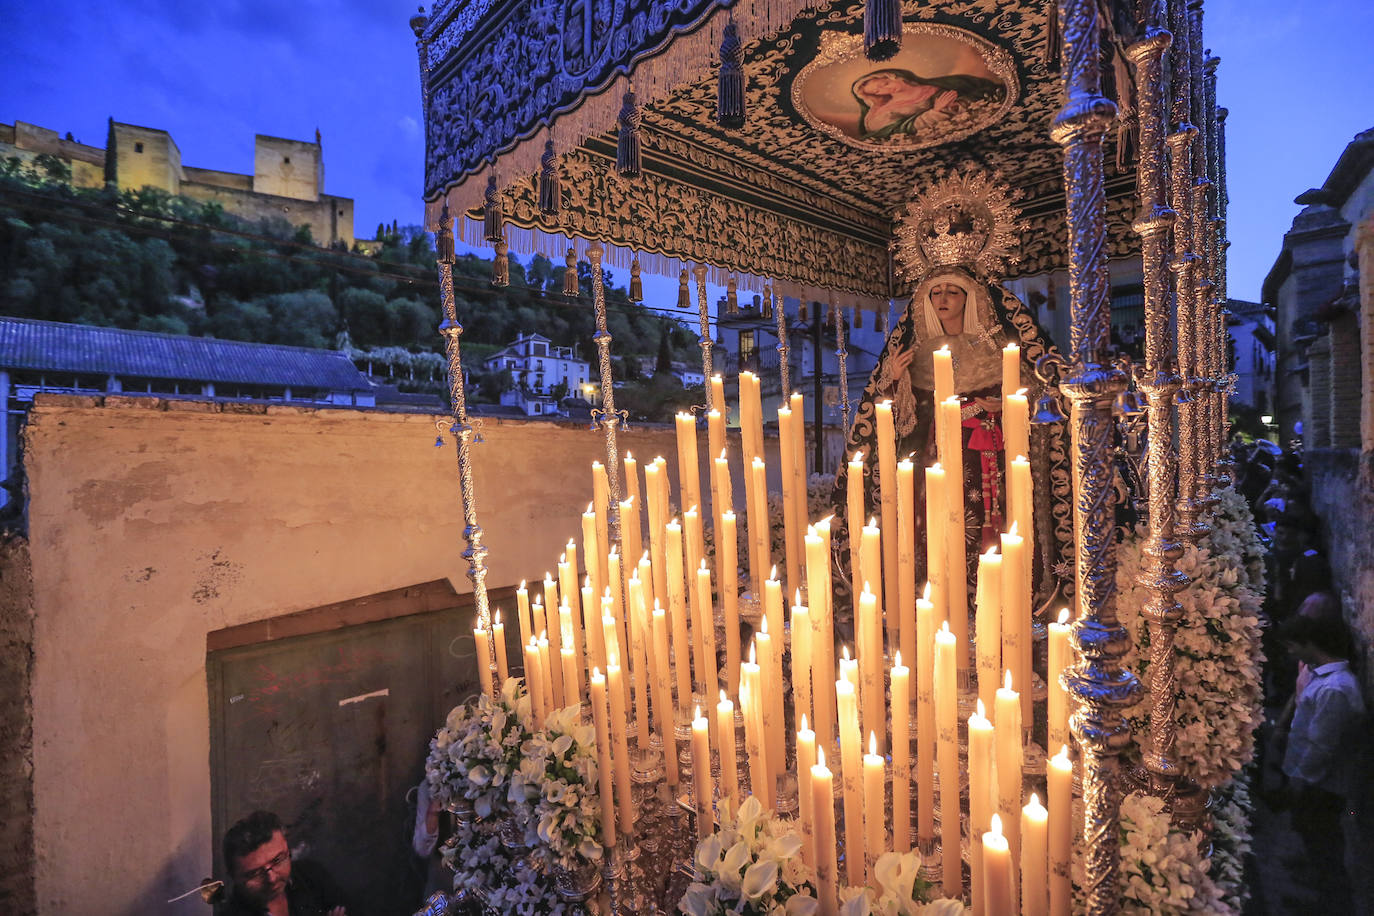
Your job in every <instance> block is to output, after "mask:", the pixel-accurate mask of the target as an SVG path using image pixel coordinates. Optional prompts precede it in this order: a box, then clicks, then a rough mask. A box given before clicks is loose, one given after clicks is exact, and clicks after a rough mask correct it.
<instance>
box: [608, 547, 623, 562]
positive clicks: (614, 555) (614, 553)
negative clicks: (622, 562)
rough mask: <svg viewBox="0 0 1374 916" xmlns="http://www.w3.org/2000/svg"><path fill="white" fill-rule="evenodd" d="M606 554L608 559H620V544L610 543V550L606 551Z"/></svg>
mask: <svg viewBox="0 0 1374 916" xmlns="http://www.w3.org/2000/svg"><path fill="white" fill-rule="evenodd" d="M606 556H608V557H609V558H610V559H612V560H619V559H620V545H619V544H612V545H611V552H610V553H608V554H607V555H606Z"/></svg>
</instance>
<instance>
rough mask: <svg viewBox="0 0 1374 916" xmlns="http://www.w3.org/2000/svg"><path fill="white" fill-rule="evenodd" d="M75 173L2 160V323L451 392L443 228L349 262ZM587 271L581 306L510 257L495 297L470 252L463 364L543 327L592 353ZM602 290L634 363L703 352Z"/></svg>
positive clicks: (399, 233)
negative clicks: (247, 352)
mask: <svg viewBox="0 0 1374 916" xmlns="http://www.w3.org/2000/svg"><path fill="white" fill-rule="evenodd" d="M48 160H51V161H48ZM70 178H71V176H70V169H69V168H68V167H67V166H66V165H65V163H63V162H62V161H61V160H60V159H55V158H53V157H47V159H44V158H43V157H38V158H37V159H35V160H34V161H33V162H28V163H26V162H23V161H21V160H19V159H18V158H17V157H11V158H9V159H6V160H3V161H0V313H3V314H7V315H12V316H17V317H24V318H38V319H44V320H49V321H65V322H74V323H80V324H94V325H104V326H110V327H121V328H133V329H140V330H149V331H160V332H166V333H176V334H194V335H212V336H215V337H223V338H229V339H233V340H249V341H257V342H261V343H275V344H288V345H293V346H303V347H332V346H337V347H339V348H340V349H347V350H348V352H350V354H351V355H352V356H353V358H354V359H355V361H356V362H357V363H358V365H359V366H360V367H361V368H362V369H363V370H364V371H367V370H368V368H369V363H370V365H371V369H372V371H373V372H374V373H375V374H378V375H383V374H384V375H385V376H386V377H389V378H392V379H395V380H398V381H399V380H411V381H416V382H418V381H421V380H424V381H432V382H435V384H436V385H437V387H438V388H439V389H441V390H442V388H443V379H444V375H445V371H446V365H447V362H446V360H445V358H444V357H443V356H442V355H441V354H442V353H443V347H444V341H443V338H442V337H441V336H440V335H439V333H438V326H439V324H440V322H441V320H442V312H441V310H440V304H439V290H438V283H437V282H436V277H437V271H436V264H435V255H434V244H433V237H432V236H431V235H430V234H429V233H427V232H424V231H423V230H421V229H420V228H418V227H414V226H406V227H402V226H398V225H397V224H396V223H394V222H393V223H392V224H391V226H390V227H388V226H386V225H385V224H382V225H379V226H378V234H377V239H378V241H379V242H380V243H381V248H380V251H378V252H377V253H376V254H375V255H373V256H366V255H360V254H349V253H346V252H342V251H337V250H330V249H323V248H319V247H316V246H314V245H312V244H310V241H311V237H310V231H309V229H308V228H304V227H301V228H298V227H295V226H292V225H290V224H289V223H288V222H286V221H285V220H284V219H281V218H280V217H273V218H271V219H268V220H258V221H249V220H244V219H241V218H239V217H236V216H234V215H232V214H229V213H227V212H225V210H224V208H223V206H221V205H220V204H218V203H213V202H211V203H202V202H200V201H196V200H192V199H190V198H185V197H176V196H173V195H170V194H167V193H166V192H164V191H160V190H157V189H155V188H143V189H141V190H137V191H123V192H120V191H117V190H114V189H113V188H109V187H106V188H100V189H79V188H73V187H71V186H70V184H68V182H69V181H70ZM578 271H579V278H578V279H579V283H580V287H581V291H582V298H581V299H578V300H569V299H567V298H565V297H564V296H563V295H562V285H563V266H562V264H561V263H559V264H555V263H553V262H551V261H550V260H549V259H548V258H545V257H542V256H539V255H536V256H534V257H533V258H532V259H531V260H530V262H529V264H528V266H524V265H521V264H520V263H519V262H518V261H516V260H514V259H512V262H511V284H510V286H509V287H507V288H504V289H495V288H493V287H492V286H491V283H490V280H491V263H490V261H488V260H484V259H482V258H478V257H475V256H472V255H460V256H459V257H458V258H457V261H456V263H455V264H454V268H453V277H454V305H455V308H456V311H457V314H458V316H459V320H460V321H461V322H462V324H463V328H464V334H463V349H464V354H465V356H466V357H467V359H465V363H466V364H467V365H468V366H469V367H471V368H472V369H474V370H477V369H478V367H480V360H481V358H482V357H483V356H485V355H486V354H487V353H489V352H491V351H493V350H495V349H497V348H499V347H500V346H504V345H505V344H507V343H509V342H510V341H511V340H513V339H515V337H516V336H517V335H518V334H522V333H526V334H527V333H532V332H537V333H540V334H543V335H544V336H545V337H548V338H549V339H550V340H552V341H553V342H554V343H555V344H556V345H559V346H572V347H577V348H578V351H579V352H580V353H581V354H582V355H583V357H584V358H588V357H589V356H591V357H592V358H593V359H594V354H595V352H596V349H595V346H594V345H593V343H592V335H593V334H594V332H595V330H596V329H595V323H594V320H593V315H592V310H591V308H590V296H591V291H592V282H591V279H592V278H591V272H590V268H589V266H588V265H587V264H585V263H583V264H579V265H578ZM603 280H604V282H605V287H606V301H607V306H608V316H607V324H608V330H609V331H610V333H611V334H612V336H613V337H614V339H615V355H616V356H617V357H618V359H617V362H618V363H620V364H622V365H623V366H624V367H626V368H627V369H628V368H629V367H630V365H631V364H633V363H634V362H635V360H634V359H633V358H632V357H637V356H647V355H650V354H653V353H655V352H656V351H658V350H659V349H660V347H661V346H663V345H666V346H667V347H668V348H669V352H670V353H671V352H673V351H674V350H679V349H683V348H689V347H692V346H695V344H696V337H695V336H694V335H693V334H692V333H691V332H690V331H688V330H687V329H686V328H685V327H683V326H682V325H681V324H679V323H678V322H676V321H672V320H669V319H665V318H661V317H658V316H656V315H653V314H651V313H649V312H647V311H645V310H643V309H642V308H639V307H637V306H634V305H632V304H631V303H630V302H629V299H628V296H627V294H626V292H625V290H624V289H622V288H620V287H616V286H615V285H614V284H613V283H612V277H611V274H610V272H609V271H607V272H606V273H605V274H604V275H603ZM508 375H509V373H507V376H508ZM622 377H624V376H622ZM507 383H509V382H508V381H507ZM674 384H676V382H675V381H674ZM501 385H502V381H501V379H500V378H496V379H491V380H489V383H488V384H487V385H485V386H482V387H483V388H484V391H483V394H484V395H488V396H490V392H491V391H492V390H496V392H497V394H498V395H499V389H500V388H501ZM646 385H647V387H646V388H645V393H644V397H645V398H647V401H646V406H645V410H646V411H648V412H650V413H656V412H657V410H656V408H654V407H653V404H654V403H657V402H659V401H662V400H664V397H665V396H666V395H663V394H661V393H655V392H657V389H655V388H653V386H652V385H648V384H647V383H646ZM665 391H666V387H665ZM637 396H638V394H635V395H631V400H632V401H633V400H634V399H635V397H637Z"/></svg>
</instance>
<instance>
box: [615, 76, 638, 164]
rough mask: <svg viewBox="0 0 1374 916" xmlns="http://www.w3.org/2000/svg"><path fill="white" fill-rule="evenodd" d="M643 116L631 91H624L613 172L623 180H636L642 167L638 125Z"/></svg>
mask: <svg viewBox="0 0 1374 916" xmlns="http://www.w3.org/2000/svg"><path fill="white" fill-rule="evenodd" d="M642 120H643V115H642V114H641V113H640V111H639V106H638V105H636V104H635V94H634V91H633V90H626V92H625V98H624V101H623V102H622V103H621V105H620V119H619V122H620V134H619V136H618V137H617V138H616V143H615V170H616V172H617V173H619V174H620V175H621V176H622V177H624V178H638V177H639V170H640V167H641V166H642V165H643V155H642V154H641V152H640V143H639V125H640V122H641V121H642Z"/></svg>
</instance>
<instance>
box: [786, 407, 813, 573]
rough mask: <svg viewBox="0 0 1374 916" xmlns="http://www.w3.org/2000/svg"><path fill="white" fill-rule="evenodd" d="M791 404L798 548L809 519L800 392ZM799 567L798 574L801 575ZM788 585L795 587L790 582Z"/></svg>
mask: <svg viewBox="0 0 1374 916" xmlns="http://www.w3.org/2000/svg"><path fill="white" fill-rule="evenodd" d="M791 404H792V440H793V441H792V469H791V470H792V490H793V492H794V493H796V494H797V548H798V549H799V550H800V549H801V548H802V545H803V543H804V542H803V540H802V539H803V538H804V537H806V527H807V522H808V521H809V520H810V519H809V516H808V512H807V505H808V503H807V494H806V409H805V403H804V401H803V399H802V396H801V395H800V394H796V393H793V395H792V398H791ZM797 562H798V564H799V565H800V563H801V556H800V555H798V559H797ZM801 574H802V573H801V571H800V569H799V570H798V575H801ZM788 586H789V587H792V588H795V587H796V586H793V585H792V583H790V582H789V583H788Z"/></svg>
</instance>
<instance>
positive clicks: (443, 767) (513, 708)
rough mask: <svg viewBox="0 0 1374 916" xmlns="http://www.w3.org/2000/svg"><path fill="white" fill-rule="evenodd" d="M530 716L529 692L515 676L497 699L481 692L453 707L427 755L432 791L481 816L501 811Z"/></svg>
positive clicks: (514, 771)
mask: <svg viewBox="0 0 1374 916" xmlns="http://www.w3.org/2000/svg"><path fill="white" fill-rule="evenodd" d="M531 722H532V720H531V717H530V699H529V696H528V695H526V694H524V693H523V692H522V691H521V688H520V682H519V681H518V680H516V679H515V678H507V679H506V682H505V683H504V684H502V685H501V693H500V695H499V696H498V697H497V698H496V699H493V698H491V697H489V696H487V695H485V694H483V695H482V696H480V697H478V698H477V699H476V700H475V701H473V702H471V703H467V704H464V705H463V706H458V707H455V708H454V709H453V710H452V711H451V712H450V713H449V714H448V718H447V719H446V720H445V722H444V725H443V727H441V728H440V729H439V730H438V732H436V733H435V735H434V738H433V740H431V741H430V752H429V757H428V758H427V759H426V761H425V778H426V779H427V780H429V784H430V788H431V789H432V790H433V793H434V797H435V798H438V799H439V800H440V801H441V802H442V803H444V804H446V805H452V804H454V803H455V802H457V801H458V800H459V799H466V800H467V801H470V802H471V803H472V808H473V812H474V813H475V814H476V815H477V816H478V817H481V818H490V817H495V816H498V815H501V814H503V813H505V811H506V810H507V808H508V803H509V801H510V800H512V799H510V793H511V789H512V783H511V779H512V776H513V775H514V774H515V773H516V772H517V771H518V770H519V767H520V762H521V748H522V746H523V745H524V743H525V741H526V740H527V738H528V737H529V734H530V728H531Z"/></svg>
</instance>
